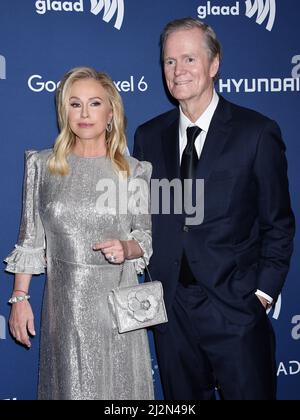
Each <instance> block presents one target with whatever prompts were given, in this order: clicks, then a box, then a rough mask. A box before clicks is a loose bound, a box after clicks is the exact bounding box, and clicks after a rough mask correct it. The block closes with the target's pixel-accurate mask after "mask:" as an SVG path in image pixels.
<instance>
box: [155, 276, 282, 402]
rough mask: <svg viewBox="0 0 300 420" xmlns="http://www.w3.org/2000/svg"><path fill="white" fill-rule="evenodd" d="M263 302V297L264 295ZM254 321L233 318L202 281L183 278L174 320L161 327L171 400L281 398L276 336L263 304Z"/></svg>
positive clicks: (163, 369) (158, 339) (165, 376)
mask: <svg viewBox="0 0 300 420" xmlns="http://www.w3.org/2000/svg"><path fill="white" fill-rule="evenodd" d="M258 304H259V305H260V302H259V301H258ZM259 305H258V310H257V314H255V317H254V318H255V320H254V321H253V323H251V324H249V325H246V326H241V325H235V324H233V323H231V322H230V321H229V320H227V319H226V318H225V317H224V316H223V315H222V314H221V313H220V312H219V310H218V309H216V308H215V306H214V305H213V304H211V302H210V301H209V299H208V298H207V295H206V293H204V292H203V290H202V289H201V287H200V286H199V285H192V286H189V287H187V288H186V287H183V286H182V285H181V284H180V283H179V284H178V288H177V292H176V297H175V300H174V304H173V306H172V309H171V310H170V311H169V314H168V315H169V322H168V324H166V326H165V327H164V329H160V328H157V329H156V331H155V337H156V347H157V355H158V361H159V367H160V373H161V379H162V384H163V388H164V394H165V399H166V400H209V399H215V391H214V390H215V386H216V385H218V387H219V389H220V393H221V396H222V398H224V399H227V400H274V399H276V363H275V337H274V332H273V328H272V326H271V323H270V321H269V319H268V317H267V315H266V313H265V310H264V308H263V306H262V305H261V309H260V307H259Z"/></svg>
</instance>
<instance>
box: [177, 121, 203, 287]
mask: <svg viewBox="0 0 300 420" xmlns="http://www.w3.org/2000/svg"><path fill="white" fill-rule="evenodd" d="M200 133H201V128H199V127H197V126H194V127H188V128H187V130H186V134H187V145H186V147H185V149H184V151H183V154H182V159H181V167H180V175H181V181H182V191H183V198H186V199H188V197H190V198H191V195H192V191H185V190H184V180H185V179H194V178H195V172H196V167H197V164H198V160H199V159H198V155H197V150H196V147H195V141H196V138H197V137H198V136H199V134H200ZM183 205H184V200H183ZM179 281H180V283H181V284H182V285H183V286H184V287H188V286H189V285H191V284H195V282H196V280H195V278H194V275H193V273H192V271H191V269H190V267H189V264H188V260H187V257H186V255H185V251H183V255H182V260H181V267H180V274H179Z"/></svg>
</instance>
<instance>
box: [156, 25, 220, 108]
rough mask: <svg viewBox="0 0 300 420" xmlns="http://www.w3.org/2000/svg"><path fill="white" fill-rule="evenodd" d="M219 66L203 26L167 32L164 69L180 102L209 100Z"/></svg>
mask: <svg viewBox="0 0 300 420" xmlns="http://www.w3.org/2000/svg"><path fill="white" fill-rule="evenodd" d="M218 69H219V57H215V58H214V59H213V60H212V61H210V60H209V53H208V50H207V49H206V48H205V42H204V36H203V32H202V30H201V29H200V28H193V29H187V30H178V31H175V32H173V33H171V34H170V35H169V36H168V38H167V40H166V43H165V48H164V72H165V78H166V82H167V86H168V88H169V91H170V93H171V95H172V96H173V97H174V98H175V99H177V100H178V101H179V102H185V103H188V102H191V101H192V102H195V103H197V102H199V104H201V103H204V102H207V101H209V100H210V98H211V94H212V90H213V78H214V76H215V75H216V74H217V72H218Z"/></svg>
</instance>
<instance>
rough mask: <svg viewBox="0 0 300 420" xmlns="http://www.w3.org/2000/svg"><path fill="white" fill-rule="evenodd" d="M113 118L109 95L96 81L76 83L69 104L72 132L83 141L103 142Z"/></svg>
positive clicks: (84, 80) (85, 80)
mask: <svg viewBox="0 0 300 420" xmlns="http://www.w3.org/2000/svg"><path fill="white" fill-rule="evenodd" d="M112 117H113V111H112V107H111V105H110V102H109V99H108V94H107V92H106V90H105V89H104V88H103V87H102V86H101V84H100V83H99V82H97V81H96V80H94V79H83V80H78V81H76V82H74V84H73V85H72V87H71V91H70V99H69V103H68V121H69V125H70V128H71V130H72V131H73V133H74V134H75V135H76V137H77V138H78V139H81V140H103V141H105V132H106V127H107V124H108V123H110V122H111V120H112Z"/></svg>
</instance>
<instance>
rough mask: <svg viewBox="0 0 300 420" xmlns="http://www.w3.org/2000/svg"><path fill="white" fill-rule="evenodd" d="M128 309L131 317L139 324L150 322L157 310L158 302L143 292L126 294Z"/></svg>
mask: <svg viewBox="0 0 300 420" xmlns="http://www.w3.org/2000/svg"><path fill="white" fill-rule="evenodd" d="M128 308H129V309H130V310H131V311H132V316H133V318H134V319H136V320H137V321H139V322H145V321H148V320H151V319H153V318H154V317H155V315H156V314H157V311H158V309H159V300H158V299H157V298H156V297H155V296H153V295H152V294H149V293H147V292H145V291H143V290H140V291H138V292H131V293H129V294H128Z"/></svg>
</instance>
